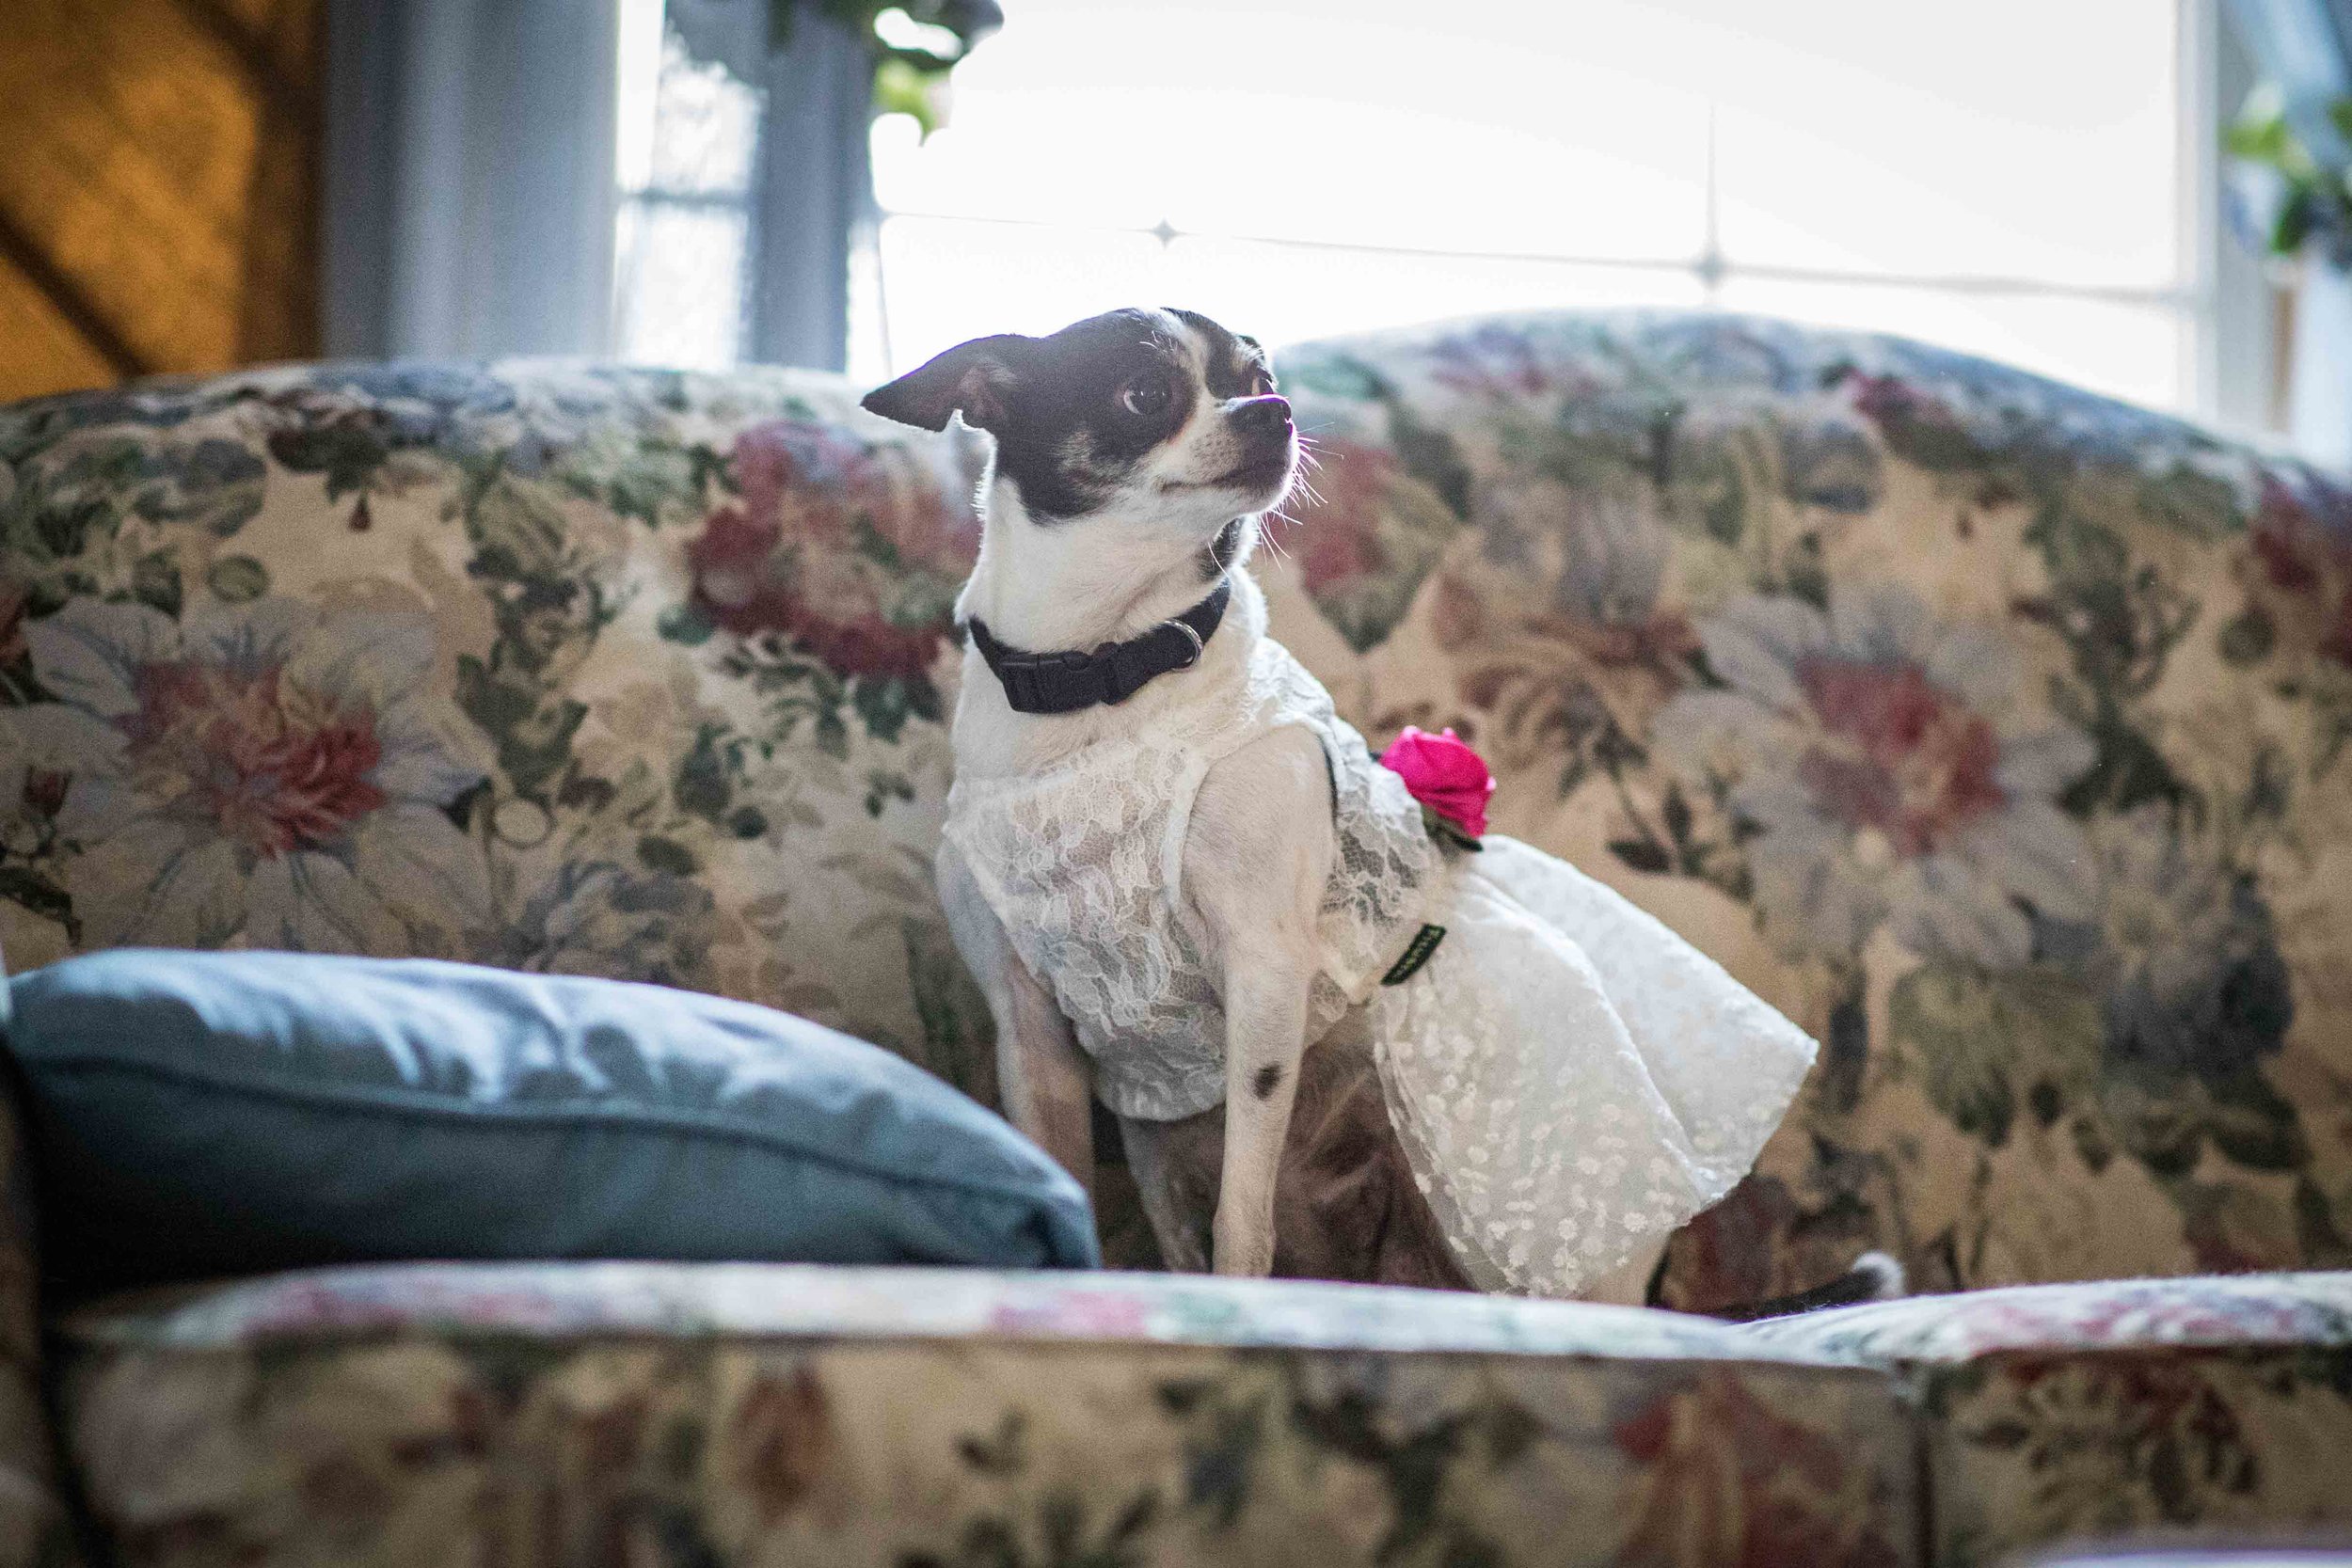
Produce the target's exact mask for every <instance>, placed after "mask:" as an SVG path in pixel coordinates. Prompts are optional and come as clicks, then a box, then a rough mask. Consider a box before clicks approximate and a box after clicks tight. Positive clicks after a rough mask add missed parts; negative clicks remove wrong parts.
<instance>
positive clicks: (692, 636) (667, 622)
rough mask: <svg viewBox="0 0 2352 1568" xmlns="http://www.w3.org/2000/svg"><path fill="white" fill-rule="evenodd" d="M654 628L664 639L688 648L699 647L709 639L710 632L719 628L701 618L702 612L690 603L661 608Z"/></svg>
mask: <svg viewBox="0 0 2352 1568" xmlns="http://www.w3.org/2000/svg"><path fill="white" fill-rule="evenodd" d="M654 629H655V630H656V631H658V632H659V633H660V635H661V637H662V639H663V640H664V641H670V642H679V643H683V644H685V645H686V646H687V647H689V648H696V647H700V646H701V645H702V644H703V643H705V642H707V641H710V634H711V633H712V632H714V631H716V630H718V629H719V628H718V627H716V626H712V625H711V624H710V623H709V622H708V621H707V620H705V619H704V618H703V612H702V611H701V610H696V609H695V608H694V607H693V606H692V605H691V604H674V605H672V606H671V607H670V608H669V609H667V610H663V611H662V612H661V615H660V619H658V620H657V621H656V622H655V623H654Z"/></svg>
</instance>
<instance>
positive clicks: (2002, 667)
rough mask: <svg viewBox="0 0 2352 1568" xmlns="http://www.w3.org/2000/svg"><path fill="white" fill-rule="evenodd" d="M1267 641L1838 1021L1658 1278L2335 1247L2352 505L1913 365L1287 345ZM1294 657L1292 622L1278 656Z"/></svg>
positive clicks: (1508, 818)
mask: <svg viewBox="0 0 2352 1568" xmlns="http://www.w3.org/2000/svg"><path fill="white" fill-rule="evenodd" d="M1282 370H1283V373H1284V376H1285V388H1286V390H1290V391H1292V392H1294V393H1295V394H1296V397H1297V400H1298V401H1299V403H1300V404H1301V407H1300V418H1301V420H1302V428H1304V429H1306V430H1308V431H1310V432H1313V433H1315V434H1316V436H1317V438H1318V440H1319V441H1320V443H1321V447H1320V455H1321V459H1322V467H1321V468H1320V470H1319V471H1318V472H1317V474H1316V476H1315V483H1316V485H1317V487H1318V489H1319V490H1320V492H1321V494H1322V498H1323V499H1322V501H1321V503H1320V504H1312V505H1310V506H1308V507H1306V508H1304V509H1302V510H1301V512H1300V514H1299V521H1298V524H1297V526H1296V527H1295V529H1294V530H1291V531H1288V532H1287V533H1286V534H1285V535H1284V537H1283V538H1282V539H1281V540H1280V543H1281V544H1282V546H1283V547H1284V548H1285V549H1286V550H1287V552H1288V554H1289V557H1290V562H1289V564H1288V566H1287V567H1286V568H1285V569H1284V580H1285V581H1286V582H1295V584H1296V586H1297V587H1298V589H1299V590H1300V595H1299V596H1300V598H1301V599H1302V600H1303V603H1301V604H1299V605H1297V607H1296V609H1297V613H1296V614H1295V615H1293V616H1292V618H1291V619H1290V621H1289V623H1288V625H1287V626H1278V630H1280V631H1283V632H1285V633H1287V634H1290V635H1293V636H1299V637H1300V638H1301V641H1307V642H1308V643H1309V645H1310V647H1311V653H1310V654H1309V656H1308V659H1309V662H1310V664H1311V665H1314V666H1315V667H1316V668H1317V670H1318V671H1319V672H1320V673H1322V674H1323V675H1324V676H1325V677H1326V679H1327V680H1329V681H1330V682H1332V684H1333V686H1334V689H1335V690H1337V691H1339V692H1341V693H1342V694H1343V696H1342V702H1343V706H1352V709H1353V712H1354V715H1355V717H1356V718H1357V720H1358V721H1359V723H1360V724H1362V725H1363V727H1364V728H1365V729H1366V731H1367V732H1368V733H1371V734H1375V735H1382V734H1387V733H1390V732H1391V731H1392V730H1394V729H1395V728H1397V727H1398V726H1400V725H1402V724H1404V723H1407V722H1410V723H1416V724H1419V725H1421V726H1422V727H1423V728H1433V727H1436V726H1438V725H1440V724H1452V725H1454V726H1455V727H1456V728H1458V729H1460V730H1462V731H1463V733H1465V734H1466V735H1469V736H1472V737H1473V738H1474V739H1475V741H1476V743H1477V744H1478V745H1479V746H1480V747H1481V748H1482V749H1483V750H1484V751H1485V752H1486V754H1487V755H1488V756H1489V758H1491V759H1492V760H1493V761H1494V762H1495V763H1496V765H1497V771H1498V773H1499V775H1500V776H1501V780H1502V783H1501V787H1500V788H1499V790H1498V791H1497V793H1496V795H1495V805H1494V811H1493V819H1494V822H1495V825H1496V826H1497V828H1498V829H1500V830H1502V831H1504V832H1513V833H1517V834H1518V835H1521V836H1523V837H1526V838H1529V839H1531V840H1534V842H1537V843H1540V844H1542V845H1544V846H1545V847H1548V848H1550V849H1552V850H1554V851H1556V852H1560V853H1563V854H1565V855H1567V856H1569V857H1571V858H1573V859H1574V860H1576V861H1577V862H1578V863H1580V864H1581V865H1583V866H1584V867H1585V868H1586V869H1588V870H1590V871H1592V872H1593V873H1594V874H1595V875H1597V876H1600V877H1603V878H1605V879H1609V880H1611V881H1613V883H1615V884H1616V885H1617V886H1618V887H1619V888H1620V889H1621V890H1622V891H1624V892H1625V893H1627V894H1628V895H1629V896H1631V897H1632V898H1634V899H1635V900H1637V901H1638V902H1641V903H1643V904H1645V906H1646V907H1648V908H1649V909H1650V910H1651V911H1653V912H1655V913H1657V914H1659V915H1660V916H1661V918H1663V919H1665V920H1666V921H1667V922H1668V923H1669V924H1671V925H1673V926H1675V927H1677V929H1679V930H1681V931H1682V932H1683V934H1685V935H1686V936H1688V937H1690V938H1691V939H1692V941H1694V942H1697V943H1698V944H1699V945H1700V946H1702V947H1704V948H1706V949H1707V950H1708V952H1709V953H1711V954H1712V955H1713V956H1714V957H1716V958H1719V959H1720V960H1722V961H1724V963H1725V964H1726V965H1727V966H1728V967H1729V968H1731V969H1732V970H1733V971H1734V972H1735V973H1736V974H1740V976H1741V977H1742V978H1743V979H1745V980H1746V981H1748V982H1749V983H1750V984H1751V985H1753V986H1755V987H1756V989H1757V990H1760V991H1761V992H1763V993H1764V994H1765V995H1766V996H1767V997H1768V998H1769V999H1771V1000H1772V1001H1774V1002H1775V1003H1777V1004H1778V1005H1779V1006H1782V1008H1783V1009H1784V1010H1786V1011H1788V1013H1789V1014H1790V1015H1791V1016H1792V1017H1794V1018H1795V1019H1797V1020H1798V1022H1801V1023H1803V1024H1804V1025H1805V1026H1806V1027H1807V1028H1809V1029H1810V1030H1811V1031H1812V1032H1813V1033H1814V1034H1815V1036H1816V1037H1818V1038H1820V1040H1821V1041H1822V1044H1823V1051H1822V1054H1821V1059H1820V1064H1819V1065H1818V1067H1817V1068H1816V1069H1815V1073H1814V1077H1813V1080H1812V1083H1811V1084H1810V1085H1809V1087H1808V1092H1807V1093H1806V1095H1805V1097H1804V1100H1803V1101H1801V1103H1800V1106H1799V1108H1798V1110H1797V1111H1796V1112H1795V1113H1794V1114H1792V1116H1791V1117H1790V1118H1789V1119H1788V1122H1787V1123H1786V1124H1785V1125H1784V1126H1783V1128H1782V1130H1781V1132H1780V1134H1779V1136H1778V1137H1777V1138H1776V1139H1775V1140H1774V1142H1773V1144H1772V1148H1770V1149H1768V1151H1767V1153H1766V1155H1765V1157H1764V1159H1763V1161H1762V1163H1761V1165H1760V1167H1759V1170H1758V1173H1757V1174H1756V1176H1755V1177H1754V1178H1753V1179H1752V1180H1750V1181H1748V1182H1747V1183H1746V1184H1745V1185H1744V1186H1743V1187H1742V1188H1741V1189H1740V1191H1739V1192H1737V1193H1736V1194H1735V1195H1734V1196H1732V1197H1731V1198H1730V1199H1729V1200H1727V1201H1726V1202H1725V1203H1724V1204H1723V1205H1722V1206H1720V1207H1719V1208H1717V1209H1716V1210H1715V1211H1714V1212H1712V1213H1711V1214H1709V1215H1708V1216H1706V1217H1703V1218H1702V1219H1701V1220H1700V1221H1699V1222H1698V1223H1697V1224H1696V1225H1694V1226H1692V1227H1690V1228H1688V1229H1687V1230H1686V1231H1685V1232H1684V1233H1683V1234H1682V1236H1681V1237H1680V1239H1679V1240H1678V1242H1677V1245H1676V1247H1675V1250H1674V1254H1673V1264H1672V1271H1671V1275H1670V1277H1669V1280H1668V1286H1667V1293H1668V1299H1670V1300H1672V1301H1675V1302H1677V1303H1683V1304H1691V1305H1701V1306H1704V1305H1710V1304H1714V1303H1718V1302H1725V1301H1736V1300H1740V1299H1744V1298H1753V1297H1754V1296H1756V1295H1759V1294H1764V1293H1769V1292H1771V1291H1777V1290H1786V1289H1794V1288H1799V1287H1801V1286H1803V1285H1804V1284H1808V1283H1811V1282H1813V1281H1816V1280H1819V1279H1821V1278H1825V1277H1828V1276H1829V1275H1832V1274H1833V1273H1835V1272H1836V1270H1837V1269H1838V1268H1841V1267H1843V1266H1844V1265H1845V1263H1846V1262H1847V1261H1848V1260H1850V1259H1851V1257H1852V1256H1853V1255H1854V1253H1855V1252H1856V1251H1857V1250H1859V1249H1860V1248H1861V1247H1862V1246H1863V1245H1864V1244H1866V1243H1868V1244H1875V1245H1879V1246H1883V1247H1885V1248H1887V1249H1888V1250H1890V1251H1892V1252H1894V1253H1896V1254H1897V1255H1898V1256H1899V1257H1900V1258H1901V1259H1902V1260H1903V1261H1904V1263H1905V1264H1906V1266H1907V1267H1908V1268H1909V1270H1910V1272H1911V1276H1912V1279H1913V1281H1914V1283H1915V1286H1916V1287H1922V1288H1927V1289H1950V1288H1954V1287H1973V1286H1982V1285H1995V1284H2003V1283H2010V1282H2020V1281H2042V1280H2066V1279H2082V1278H2100V1277H2115V1276H2128V1275H2151V1274H2153V1275H2177V1274H2188V1273H2195V1272H2200V1271H2216V1272H2230V1271H2236V1270H2241V1269H2250V1268H2282V1267H2296V1266H2304V1267H2333V1266H2338V1265H2341V1264H2342V1263H2344V1261H2345V1260H2346V1258H2347V1248H2346V1239H2345V1238H2346V1233H2347V1232H2346V1227H2347V1226H2352V1142H2348V1141H2347V1140H2345V1139H2344V1137H2343V1136H2342V1135H2341V1131H2340V1130H2341V1127H2342V1125H2343V1122H2344V1115H2345V1111H2346V1107H2347V1103H2348V1101H2347V1094H2348V1093H2352V989H2347V988H2346V986H2345V983H2344V966H2343V963H2342V961H2341V960H2342V955H2343V952H2344V936H2343V932H2344V929H2345V927H2346V924H2347V915H2348V914H2352V902H2348V901H2352V893H2348V892H2347V889H2352V749H2348V748H2347V747H2346V744H2345V742H2346V739H2347V737H2352V727H2348V726H2352V488H2347V487H2346V485H2345V484H2344V483H2343V482H2341V481H2339V480H2335V479H2331V478H2328V477H2326V476H2323V475H2319V474H2315V473H2313V472H2311V471H2309V470H2307V469H2306V468H2304V467H2299V466H2297V465H2295V464H2292V463H2286V462H2278V461H2271V460H2267V459H2265V458H2263V457H2260V456H2258V455H2256V454H2255V453H2253V452H2251V451H2248V450H2246V449H2244V448H2242V447H2239V446H2236V445H2233V444H2231V443H2229V442H2226V441H2223V440H2220V439H2218V438H2217V437H2214V436H2209V435H2206V434H2204V433H2202V432H2201V431H2199V430H2197V429H2195V428H2193V427H2191V426H2189V425H2186V424H2184V423H2181V422H2179V421H2177V420H2170V419H2167V418H2163V417H2160V416H2157V415H2153V414H2149V413H2144V412H2141V411H2138V410H2135V409H2132V408H2129V407H2126V406H2123V405H2121V404H2115V403H2111V402H2108V401H2106V400H2103V399H2100V398H2096V397H2091V396H2089V395H2087V394H2084V393H2080V392H2075V391H2073V390H2070V389H2068V388H2063V387H2060V386H2058V385H2056V384H2053V383H2050V382H2047V381H2042V380H2040V379H2038V378H2035V377H2031V376H2027V375H2024V374H2021V373H2018V372H2010V371H2007V370H2004V369H2001V368H1998V367H1995V366H1993V365H1988V364H1986V363H1984V362H1982V361H1979V360H1973V359H1968V358H1964V357H1961V356H1952V355H1947V354H1943V353H1938V352H1934V351H1931V350H1927V349H1922V348H1918V347H1916V346H1912V345H1905V344H1901V343H1898V342H1892V341H1884V340H1872V339H1854V338H1843V337H1836V336H1830V335H1823V334H1819V333H1814V332H1809V331H1804V330H1801V329H1797V328H1793V327H1788V326H1783V325H1772V324H1768V323H1761V322H1751V321H1740V320H1737V319H1724V318H1714V317H1710V318H1693V317H1677V316H1665V317H1656V316H1645V317H1624V316H1608V317H1545V318H1531V319H1525V320H1509V321H1494V322H1486V323H1480V324H1472V325H1465V326H1460V327H1445V328H1436V329H1429V330H1424V331H1417V332H1409V333H1404V334H1400V335H1397V336H1393V337H1388V338H1382V339H1377V340H1371V341H1363V342H1359V343H1348V344H1332V345H1323V346H1317V347H1311V348H1307V349H1303V350H1300V351H1297V352H1295V353H1293V354H1291V355H1290V356H1286V357H1285V358H1284V359H1283V360H1282ZM1302 626H1303V627H1306V628H1307V629H1306V631H1305V633H1304V635H1303V636H1301V627H1302Z"/></svg>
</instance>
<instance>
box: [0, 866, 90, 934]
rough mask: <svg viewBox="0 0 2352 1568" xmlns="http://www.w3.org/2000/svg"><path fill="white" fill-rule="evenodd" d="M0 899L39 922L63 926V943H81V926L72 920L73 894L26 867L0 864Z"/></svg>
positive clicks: (78, 922)
mask: <svg viewBox="0 0 2352 1568" xmlns="http://www.w3.org/2000/svg"><path fill="white" fill-rule="evenodd" d="M0 898H5V899H7V900H8V902H9V903H11V904H15V905H18V906H20V907H22V908H24V909H25V910H28V911H31V912H32V913H34V914H37V915H39V916H40V917H41V918H42V919H43V920H54V921H56V923H57V924H58V925H60V926H62V927H65V935H66V940H67V941H68V942H72V943H73V944H74V945H75V946H77V947H78V946H80V945H81V943H82V923H81V922H80V921H79V920H77V919H75V918H74V914H73V895H72V894H70V893H68V892H66V890H65V889H63V888H61V887H59V886H58V885H57V884H56V883H55V882H53V881H51V880H50V879H48V878H46V877H44V876H42V875H41V874H40V872H38V871H35V870H33V869H32V868H31V867H29V866H23V865H0Z"/></svg>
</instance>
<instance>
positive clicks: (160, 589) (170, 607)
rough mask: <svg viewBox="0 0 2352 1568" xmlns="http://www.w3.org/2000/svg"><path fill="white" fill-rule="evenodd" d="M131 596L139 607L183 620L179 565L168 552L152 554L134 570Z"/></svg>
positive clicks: (161, 551) (149, 553) (139, 561)
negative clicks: (181, 614) (147, 607)
mask: <svg viewBox="0 0 2352 1568" xmlns="http://www.w3.org/2000/svg"><path fill="white" fill-rule="evenodd" d="M131 596H132V597H133V598H135V599H136V600H138V602H139V603H141V604H143V605H147V606H149V607H151V608H152V609H155V610H162V611H163V612H164V613H165V614H166V615H168V616H170V617H171V618H172V619H173V620H175V621H176V620H178V619H179V618H180V602H181V595H180V562H179V561H178V560H177V559H176V558H175V557H174V556H173V554H172V552H171V551H169V550H151V551H150V552H148V553H147V554H146V555H143V556H141V557H139V560H138V564H137V565H135V566H134V567H132V568H131Z"/></svg>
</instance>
